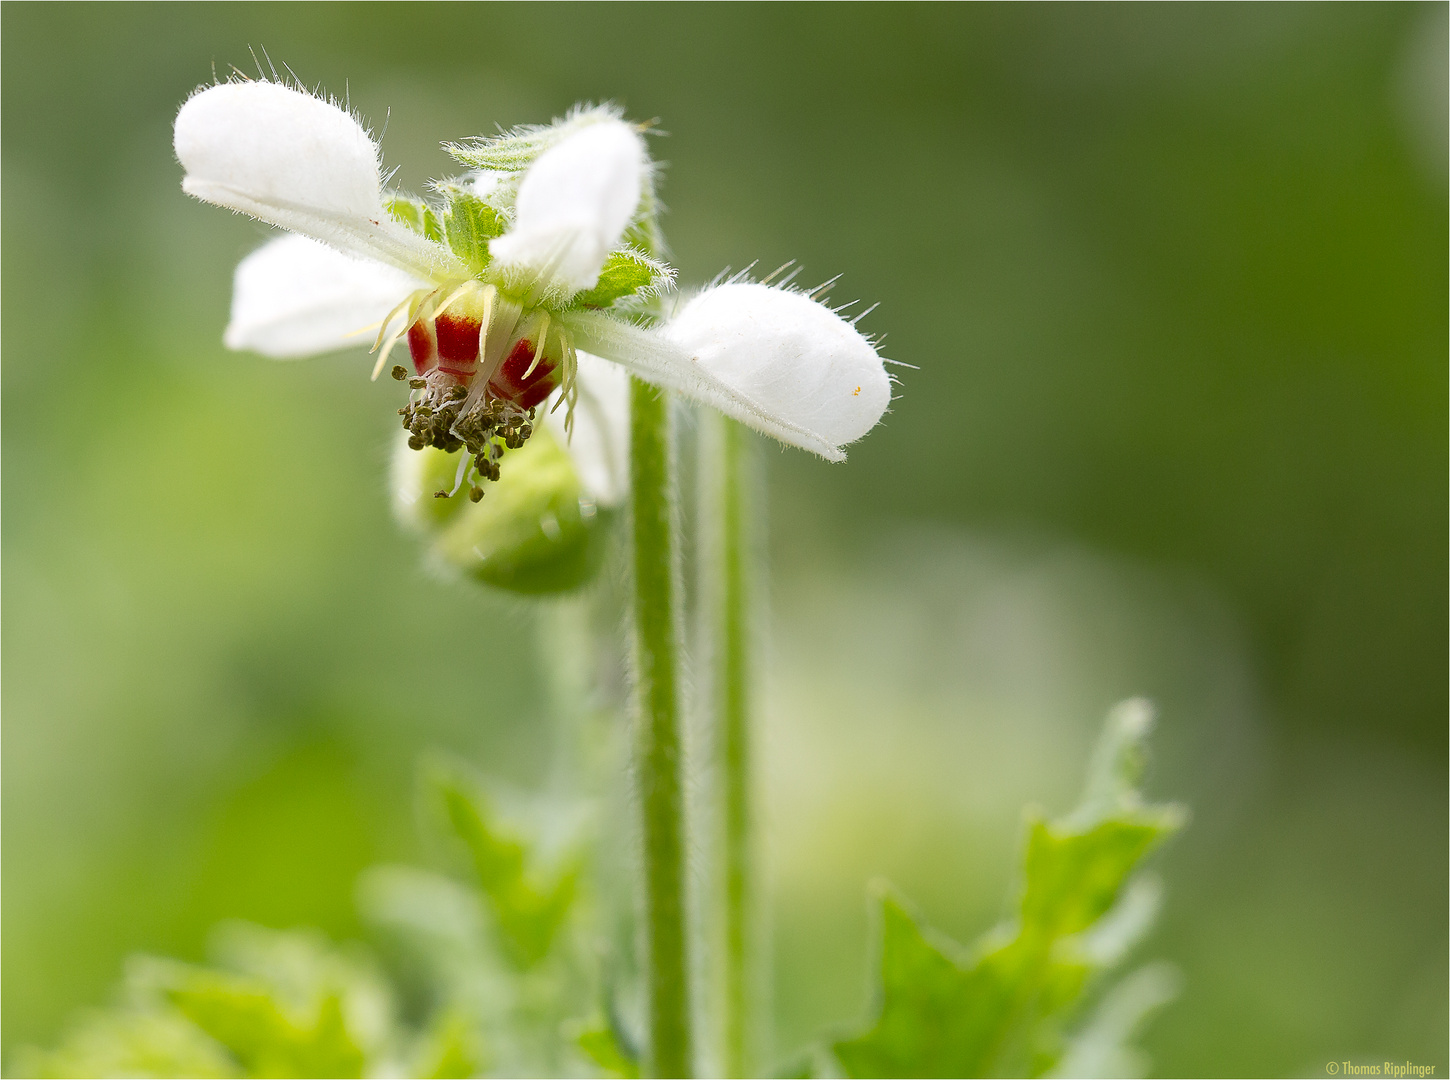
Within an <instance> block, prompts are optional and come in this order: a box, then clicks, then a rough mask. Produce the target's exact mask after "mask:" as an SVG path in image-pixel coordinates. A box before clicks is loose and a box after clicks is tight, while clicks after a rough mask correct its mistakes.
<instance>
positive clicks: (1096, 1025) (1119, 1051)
mask: <svg viewBox="0 0 1450 1080" xmlns="http://www.w3.org/2000/svg"><path fill="white" fill-rule="evenodd" d="M1180 982H1181V979H1180V976H1179V975H1178V972H1177V970H1176V969H1175V968H1174V967H1173V966H1172V965H1171V964H1166V963H1163V962H1162V961H1159V962H1157V963H1153V964H1148V965H1146V966H1145V967H1141V968H1139V969H1138V970H1137V971H1135V972H1133V973H1132V974H1131V975H1128V976H1126V977H1124V978H1123V979H1122V980H1120V981H1119V982H1118V983H1117V985H1116V986H1114V987H1112V988H1111V989H1110V990H1109V991H1108V992H1107V993H1106V994H1104V995H1103V999H1102V1001H1101V1002H1100V1003H1099V1004H1098V1007H1097V1008H1096V1009H1094V1010H1093V1015H1092V1017H1091V1018H1090V1019H1089V1020H1088V1022H1087V1023H1086V1024H1085V1025H1084V1026H1083V1028H1082V1030H1081V1031H1079V1032H1078V1033H1077V1034H1076V1035H1074V1036H1073V1037H1072V1039H1071V1040H1070V1041H1069V1042H1068V1045H1067V1049H1066V1052H1065V1053H1064V1054H1063V1056H1062V1059H1061V1060H1060V1061H1059V1062H1058V1063H1057V1065H1056V1067H1055V1068H1054V1069H1053V1071H1052V1075H1054V1076H1064V1077H1098V1076H1101V1077H1130V1076H1147V1075H1148V1060H1147V1055H1146V1054H1144V1053H1143V1052H1142V1051H1141V1050H1139V1049H1138V1048H1137V1047H1135V1046H1133V1045H1132V1041H1133V1039H1134V1038H1135V1037H1136V1036H1137V1034H1138V1032H1139V1031H1140V1030H1141V1029H1142V1028H1143V1025H1144V1024H1145V1023H1146V1022H1147V1018H1148V1017H1149V1016H1151V1015H1152V1014H1153V1013H1154V1012H1156V1011H1157V1010H1159V1009H1161V1008H1162V1007H1163V1006H1165V1005H1167V1004H1168V1003H1169V1002H1170V1001H1172V1000H1173V999H1174V998H1175V997H1177V996H1178V989H1179V983H1180Z"/></svg>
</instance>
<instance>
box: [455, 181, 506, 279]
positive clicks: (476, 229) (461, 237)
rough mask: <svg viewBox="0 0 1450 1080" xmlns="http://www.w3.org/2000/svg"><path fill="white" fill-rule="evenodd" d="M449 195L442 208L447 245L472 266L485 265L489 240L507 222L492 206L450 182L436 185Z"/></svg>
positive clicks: (479, 266)
mask: <svg viewBox="0 0 1450 1080" xmlns="http://www.w3.org/2000/svg"><path fill="white" fill-rule="evenodd" d="M439 190H440V191H443V192H445V193H446V194H447V196H448V208H447V209H446V210H444V211H443V236H444V238H445V239H446V240H447V242H448V247H449V248H450V249H451V250H452V251H453V254H455V255H457V256H458V257H459V258H460V259H462V260H463V261H464V262H466V263H468V265H469V266H471V267H473V269H474V270H482V269H483V268H484V267H485V266H487V265H488V258H489V255H488V242H489V241H490V240H492V239H493V238H494V237H495V236H502V235H503V232H504V230H505V229H506V228H507V227H508V222H507V221H506V220H505V219H504V216H503V214H502V213H500V212H499V210H497V209H496V208H495V207H492V206H490V205H489V204H488V203H486V202H484V201H483V200H482V199H480V198H479V197H478V196H477V195H472V194H470V193H468V192H466V191H463V190H461V189H459V188H456V187H453V186H451V185H443V186H440V188H439Z"/></svg>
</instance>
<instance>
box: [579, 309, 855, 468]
mask: <svg viewBox="0 0 1450 1080" xmlns="http://www.w3.org/2000/svg"><path fill="white" fill-rule="evenodd" d="M561 319H562V321H563V322H564V323H565V325H566V326H567V327H568V328H569V332H570V333H571V334H573V335H574V340H575V341H576V342H578V344H579V346H580V347H582V348H586V349H588V350H589V351H590V352H592V353H594V354H596V355H597V356H602V357H604V358H605V359H606V360H613V361H614V362H615V363H616V364H619V365H621V366H622V367H624V368H626V369H628V370H629V371H630V372H632V373H633V374H635V375H637V376H639V377H640V378H641V379H643V380H644V381H645V382H650V383H654V384H655V385H656V386H664V387H668V388H669V389H671V390H678V391H679V392H680V393H682V394H684V395H686V396H687V397H691V398H694V399H695V400H696V401H699V402H701V403H703V404H705V405H709V406H712V407H713V408H716V409H719V410H720V411H721V412H723V413H724V414H725V415H726V416H730V417H734V418H735V419H736V420H739V421H740V422H741V423H742V424H747V425H749V426H750V427H753V428H754V429H755V430H756V431H761V432H764V433H765V434H767V435H770V436H773V437H774V438H777V439H779V440H780V441H781V442H786V443H790V444H791V445H792V446H799V447H802V448H803V449H806V450H809V451H811V452H812V453H815V454H820V455H821V457H823V458H826V459H828V460H830V461H845V460H846V455H845V454H843V453H842V452H841V450H840V449H839V448H838V447H837V446H836V444H835V443H833V442H831V441H830V440H829V439H827V438H826V437H825V436H824V435H822V434H820V433H819V432H816V431H812V430H810V429H809V428H806V427H803V426H802V425H801V424H799V423H796V422H795V421H794V420H792V419H791V418H790V417H789V416H786V415H783V414H778V413H775V412H772V411H771V410H770V409H769V408H767V407H766V406H765V405H763V404H761V403H760V402H758V401H756V400H755V399H754V398H753V397H752V396H751V395H750V394H748V393H745V392H744V391H742V390H740V389H737V388H736V387H733V386H731V385H729V384H728V383H725V382H723V381H721V380H720V379H719V378H718V377H716V376H715V375H714V374H713V373H712V372H711V371H710V370H709V369H708V368H707V367H705V366H704V365H703V364H702V363H700V361H699V360H698V359H697V358H696V357H694V356H691V355H690V353H689V352H687V351H686V350H685V349H683V348H682V347H681V346H680V345H679V344H678V343H676V342H675V341H674V340H672V339H671V338H669V337H666V336H665V335H664V334H663V333H662V332H660V331H659V330H642V329H640V328H639V327H637V326H634V325H632V324H630V323H625V322H621V321H620V320H618V319H615V318H612V317H611V316H609V315H605V314H602V313H599V312H589V311H570V312H566V313H564V314H563V315H562V316H561Z"/></svg>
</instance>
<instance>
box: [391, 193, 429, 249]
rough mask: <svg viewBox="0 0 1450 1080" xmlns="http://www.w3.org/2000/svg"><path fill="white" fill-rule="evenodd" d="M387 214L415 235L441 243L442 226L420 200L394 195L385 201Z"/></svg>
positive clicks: (427, 206)
mask: <svg viewBox="0 0 1450 1080" xmlns="http://www.w3.org/2000/svg"><path fill="white" fill-rule="evenodd" d="M386 205H387V208H388V213H389V214H391V215H392V216H393V219H394V220H395V221H401V222H402V223H403V224H404V225H406V226H408V228H410V229H412V230H413V231H414V232H415V233H418V234H420V235H422V236H426V237H427V238H428V239H429V240H436V241H437V242H438V243H440V244H441V243H442V242H443V226H442V225H441V224H439V222H438V215H437V214H435V213H434V212H433V208H432V207H431V206H429V205H428V204H427V203H426V202H424V201H423V200H422V199H415V198H412V197H411V196H408V195H395V196H393V197H392V198H391V199H389V200H388V201H387V204H386Z"/></svg>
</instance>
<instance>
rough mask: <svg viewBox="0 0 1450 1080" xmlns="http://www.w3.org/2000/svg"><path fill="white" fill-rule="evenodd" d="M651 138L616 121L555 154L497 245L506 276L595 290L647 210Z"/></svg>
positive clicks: (539, 167) (528, 177)
mask: <svg viewBox="0 0 1450 1080" xmlns="http://www.w3.org/2000/svg"><path fill="white" fill-rule="evenodd" d="M646 161H647V158H646V155H645V148H644V139H643V138H641V137H640V134H639V132H637V131H636V130H635V129H634V128H633V127H631V126H630V125H629V124H626V123H625V122H624V121H623V120H616V119H613V118H610V119H606V120H602V121H600V122H599V123H597V124H591V125H589V126H588V127H586V128H583V129H582V130H580V131H578V132H577V133H575V134H573V135H570V136H569V137H568V138H566V139H565V140H564V141H563V142H561V143H559V144H558V145H557V146H554V147H551V148H550V149H548V150H546V151H544V153H543V154H541V155H540V156H539V159H538V160H537V161H535V162H534V163H533V164H532V165H531V166H529V171H528V172H526V173H525V174H524V178H523V181H522V182H521V183H520V184H519V195H518V201H517V203H516V204H515V209H516V216H515V219H514V227H513V228H512V229H511V230H509V232H507V233H506V234H504V235H503V236H500V237H499V238H498V239H496V240H494V241H493V242H492V243H491V244H490V245H489V252H490V254H492V255H493V257H494V259H495V260H496V262H497V263H498V265H499V266H500V268H501V269H503V270H504V271H505V273H511V274H515V275H524V274H527V275H529V276H531V277H537V278H540V279H541V280H542V284H543V286H544V288H546V289H557V290H559V291H562V292H564V293H566V294H572V293H576V292H578V291H579V290H581V289H588V288H592V287H593V286H594V284H595V283H596V282H598V280H599V271H600V269H601V268H602V267H603V266H604V260H605V259H606V258H607V257H608V255H609V253H610V252H611V251H612V250H614V248H616V247H618V246H619V242H620V239H621V238H622V237H623V236H624V230H625V227H626V226H628V225H629V222H630V219H631V218H632V217H634V214H635V211H636V210H637V209H638V208H639V200H640V195H641V193H642V191H643V182H644V181H643V178H644V170H645V165H646Z"/></svg>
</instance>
